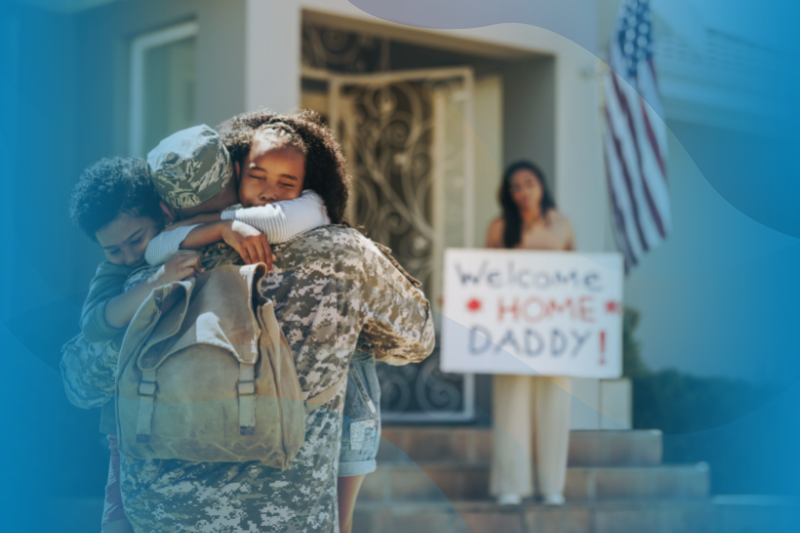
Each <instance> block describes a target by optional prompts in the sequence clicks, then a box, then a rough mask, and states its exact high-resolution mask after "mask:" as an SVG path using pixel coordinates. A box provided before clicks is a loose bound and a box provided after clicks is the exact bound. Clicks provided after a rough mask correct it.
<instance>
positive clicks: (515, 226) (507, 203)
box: [498, 161, 556, 248]
mask: <svg viewBox="0 0 800 533" xmlns="http://www.w3.org/2000/svg"><path fill="white" fill-rule="evenodd" d="M518 170H530V171H531V172H533V173H534V174H535V175H536V179H538V180H539V184H540V185H541V186H542V199H541V201H540V203H539V210H540V212H541V214H542V216H543V217H544V216H547V213H548V212H549V211H550V210H551V209H555V207H556V202H555V200H553V194H552V193H551V192H550V188H549V187H548V185H547V178H545V177H544V173H543V172H542V169H540V168H539V167H537V166H536V165H534V164H533V163H531V162H530V161H517V162H515V163H512V164H510V165H509V166H508V168H506V171H505V173H503V181H502V182H501V183H500V191H499V194H498V198H499V199H500V205H501V206H502V207H503V220H504V221H505V229H504V230H503V245H504V246H505V247H506V248H513V247H514V246H516V245H518V244H519V242H520V240H521V239H522V216H521V215H520V214H519V207H518V206H517V204H516V202H514V197H513V196H512V195H511V176H513V175H514V173H515V172H516V171H518Z"/></svg>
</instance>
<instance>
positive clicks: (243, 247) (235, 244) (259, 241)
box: [222, 220, 275, 271]
mask: <svg viewBox="0 0 800 533" xmlns="http://www.w3.org/2000/svg"><path fill="white" fill-rule="evenodd" d="M223 222H225V223H226V224H225V225H224V226H223V229H222V239H223V240H224V241H225V242H226V243H227V244H228V245H229V246H231V247H232V248H233V249H234V250H236V251H237V252H239V255H241V256H242V259H243V260H244V262H245V264H247V265H252V264H253V263H266V264H267V271H269V270H271V269H272V261H273V260H274V259H275V256H274V255H273V254H272V248H270V246H269V242H267V237H266V236H265V235H264V234H263V233H261V232H260V231H258V230H257V229H256V228H254V227H253V226H251V225H249V224H245V223H244V222H240V221H238V220H225V221H223Z"/></svg>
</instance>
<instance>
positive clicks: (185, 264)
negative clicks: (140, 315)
mask: <svg viewBox="0 0 800 533" xmlns="http://www.w3.org/2000/svg"><path fill="white" fill-rule="evenodd" d="M202 271H203V267H202V265H201V264H200V253H199V252H196V251H194V250H181V251H180V252H178V253H177V254H175V255H174V256H173V257H172V258H171V259H170V260H169V261H167V262H166V263H165V264H164V265H163V266H161V268H159V269H158V270H157V271H156V273H155V274H153V275H152V276H150V277H149V278H147V279H146V280H144V281H142V282H141V283H139V284H138V285H136V286H135V287H133V288H131V289H130V290H129V291H127V292H124V293H122V294H120V295H119V296H115V297H114V298H112V299H110V300H109V301H108V302H107V303H106V305H105V316H104V318H105V321H106V323H107V324H108V325H109V326H110V327H112V328H125V327H127V326H128V324H130V322H131V319H132V318H133V315H135V314H136V310H137V309H139V306H140V305H142V302H143V301H144V300H145V299H146V298H147V297H148V296H149V295H150V293H151V292H152V290H153V289H155V288H156V287H160V286H162V285H166V284H168V283H172V282H174V281H182V280H184V279H186V278H189V277H192V276H194V275H195V274H196V273H197V272H202Z"/></svg>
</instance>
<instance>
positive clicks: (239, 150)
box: [216, 110, 350, 224]
mask: <svg viewBox="0 0 800 533" xmlns="http://www.w3.org/2000/svg"><path fill="white" fill-rule="evenodd" d="M216 129H217V132H218V133H219V134H220V136H221V137H222V142H223V143H224V144H225V147H226V148H227V149H228V152H230V154H231V159H232V160H233V161H238V162H239V164H240V165H241V164H242V162H243V161H244V159H245V157H247V155H248V154H249V153H250V144H251V142H252V140H253V135H254V134H255V133H256V132H257V131H259V130H276V131H278V132H281V133H282V134H286V135H288V136H289V137H291V136H292V134H296V135H297V136H299V138H300V140H301V141H302V143H296V142H293V141H290V144H291V145H293V146H294V145H295V144H297V147H298V149H300V151H302V152H303V153H304V154H305V158H306V175H305V179H304V180H303V189H313V190H314V191H316V193H317V194H319V195H320V197H321V198H322V200H323V201H324V202H325V208H326V209H327V210H328V216H329V217H330V219H331V222H332V223H334V224H341V223H343V222H344V211H345V208H346V207H347V198H348V186H349V185H350V175H349V174H348V173H347V165H346V163H345V159H344V155H343V154H342V149H341V147H340V146H339V143H338V142H336V139H334V137H333V134H332V133H331V131H330V130H329V129H328V127H327V126H325V125H324V124H323V123H322V120H321V118H320V116H319V114H317V113H315V112H313V111H300V112H298V113H295V114H292V115H282V114H279V113H275V112H272V111H269V110H259V111H250V112H247V113H242V114H240V115H236V116H235V117H233V118H230V119H228V120H226V121H225V122H222V123H221V124H219V125H218V126H217V128H216Z"/></svg>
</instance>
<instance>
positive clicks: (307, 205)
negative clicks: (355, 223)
mask: <svg viewBox="0 0 800 533" xmlns="http://www.w3.org/2000/svg"><path fill="white" fill-rule="evenodd" d="M221 219H222V220H238V221H241V222H245V223H247V224H249V225H251V226H253V227H254V228H256V229H258V230H260V231H261V232H262V233H263V234H264V235H266V237H267V241H269V242H270V243H271V244H278V243H281V242H286V241H288V240H289V239H291V238H293V237H295V236H296V235H299V234H300V233H303V232H305V231H308V230H310V229H314V228H316V227H319V226H322V225H324V224H330V222H331V221H330V219H329V218H328V212H327V210H326V209H325V204H324V202H323V201H322V198H320V196H319V195H318V194H317V193H316V192H314V191H312V190H308V189H306V190H305V191H303V194H302V195H301V196H300V197H299V198H295V199H294V200H285V201H282V202H275V203H274V204H267V205H264V206H258V207H247V208H241V209H231V210H228V211H223V212H222V214H221Z"/></svg>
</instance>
